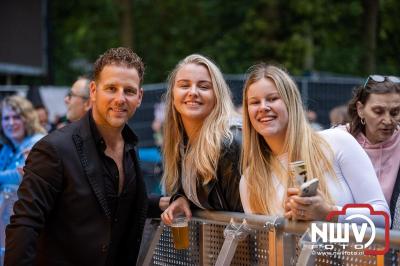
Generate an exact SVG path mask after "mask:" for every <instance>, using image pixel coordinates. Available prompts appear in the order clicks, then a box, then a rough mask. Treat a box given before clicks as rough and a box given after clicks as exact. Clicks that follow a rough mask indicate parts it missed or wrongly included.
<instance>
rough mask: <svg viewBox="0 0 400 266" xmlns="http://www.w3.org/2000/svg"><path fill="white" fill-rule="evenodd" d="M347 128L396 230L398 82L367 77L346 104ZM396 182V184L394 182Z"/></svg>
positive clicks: (399, 213)
mask: <svg viewBox="0 0 400 266" xmlns="http://www.w3.org/2000/svg"><path fill="white" fill-rule="evenodd" d="M348 113H349V116H350V123H349V124H348V125H347V127H343V128H345V129H347V130H348V131H349V132H350V134H352V135H353V136H354V137H355V139H356V140H357V141H358V143H359V144H360V145H361V147H363V149H364V150H365V151H366V152H367V154H368V156H369V158H370V159H371V161H372V164H373V166H374V169H375V172H376V175H377V176H378V180H379V183H380V185H381V188H382V190H383V194H384V195H385V199H386V201H387V203H388V204H389V206H390V213H391V215H392V219H393V228H396V229H400V205H399V204H400V203H397V204H396V202H397V201H398V198H399V192H400V177H399V166H400V131H399V128H400V127H399V122H400V79H399V78H398V77H393V76H391V77H386V76H380V75H371V76H369V77H368V78H367V80H366V82H365V84H364V85H363V86H360V87H358V88H356V89H355V91H354V93H353V98H352V99H351V101H350V102H349V105H348ZM396 180H397V181H396Z"/></svg>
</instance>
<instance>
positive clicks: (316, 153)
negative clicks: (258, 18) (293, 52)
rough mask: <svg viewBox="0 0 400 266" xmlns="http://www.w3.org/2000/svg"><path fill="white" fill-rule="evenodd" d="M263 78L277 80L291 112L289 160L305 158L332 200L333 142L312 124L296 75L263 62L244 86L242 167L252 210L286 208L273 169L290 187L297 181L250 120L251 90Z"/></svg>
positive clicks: (271, 211) (287, 139)
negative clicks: (328, 178) (328, 177)
mask: <svg viewBox="0 0 400 266" xmlns="http://www.w3.org/2000/svg"><path fill="white" fill-rule="evenodd" d="M261 79H270V80H271V81H273V82H274V84H275V86H276V89H277V91H278V93H279V95H280V97H281V99H282V100H283V102H284V103H285V105H286V108H287V111H288V114H289V119H288V125H287V130H286V136H285V143H284V151H286V152H287V158H288V163H289V162H293V161H298V160H303V161H304V162H305V164H306V168H307V175H308V177H316V178H318V179H319V180H320V183H319V189H320V190H321V191H322V194H323V196H324V198H325V199H326V200H328V201H329V202H332V199H331V196H330V194H329V191H328V187H327V183H326V180H325V178H324V175H325V174H326V172H328V173H329V174H332V175H333V176H335V173H334V170H333V166H332V162H331V161H332V158H333V153H332V150H331V148H330V146H329V144H328V143H326V142H325V141H324V140H323V139H322V138H321V137H320V136H319V135H318V134H317V133H315V132H314V131H313V129H312V128H311V127H310V126H309V124H308V122H307V119H306V115H305V111H304V108H303V104H302V100H301V96H300V93H299V90H298V89H297V86H296V83H295V82H294V81H293V80H292V78H291V77H290V76H289V75H288V74H287V73H286V72H285V71H284V70H282V69H281V68H279V67H276V66H273V65H267V64H264V63H260V64H257V65H255V66H253V67H251V68H250V69H249V70H248V75H247V79H246V82H245V85H244V90H243V150H242V156H241V168H242V172H243V173H244V175H245V176H246V181H247V182H246V183H247V191H248V195H249V202H250V208H251V210H252V211H253V212H254V213H257V214H267V215H274V214H278V210H279V209H282V204H283V202H278V200H277V192H276V185H275V184H274V182H273V178H272V175H273V173H274V175H276V177H277V178H278V180H280V182H282V183H283V184H284V185H286V189H287V188H288V187H293V185H294V182H293V180H292V179H291V178H288V176H289V172H288V170H287V169H288V165H287V166H284V167H282V165H281V163H280V162H279V160H278V159H277V157H276V156H275V155H273V154H272V151H271V149H270V147H269V146H268V144H267V143H266V141H265V140H264V138H263V136H261V135H260V134H258V133H257V131H256V130H255V129H254V127H253V126H252V125H251V123H250V118H249V113H248V104H247V91H248V89H249V87H250V86H251V85H252V84H253V83H255V82H257V81H259V80H261ZM327 155H328V156H327Z"/></svg>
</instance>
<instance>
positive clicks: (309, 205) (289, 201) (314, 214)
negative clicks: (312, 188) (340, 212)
mask: <svg viewBox="0 0 400 266" xmlns="http://www.w3.org/2000/svg"><path fill="white" fill-rule="evenodd" d="M298 193H299V189H297V188H289V189H288V193H287V198H286V200H285V217H286V218H288V219H296V220H304V221H311V220H316V221H323V220H325V218H326V216H327V215H328V213H329V212H331V211H334V210H337V208H336V207H335V206H333V205H331V204H329V203H327V202H326V201H325V200H324V199H323V197H322V194H321V193H320V191H317V195H316V196H313V197H300V196H298Z"/></svg>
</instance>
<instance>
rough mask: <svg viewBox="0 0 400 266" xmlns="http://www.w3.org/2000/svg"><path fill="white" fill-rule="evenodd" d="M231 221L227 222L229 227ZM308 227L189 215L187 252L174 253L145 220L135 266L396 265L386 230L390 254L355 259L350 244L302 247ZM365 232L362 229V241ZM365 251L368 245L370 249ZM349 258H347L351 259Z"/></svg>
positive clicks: (396, 240) (163, 231) (238, 216)
mask: <svg viewBox="0 0 400 266" xmlns="http://www.w3.org/2000/svg"><path fill="white" fill-rule="evenodd" d="M232 220H233V223H232ZM308 227H309V223H305V222H292V221H288V220H285V219H283V217H270V216H262V215H246V214H242V213H230V212H211V211H195V212H194V213H193V218H192V220H191V221H190V223H189V229H190V247H189V249H187V250H176V249H175V248H174V247H173V242H172V237H171V231H170V228H169V227H168V226H165V225H163V224H162V223H161V224H159V221H156V220H151V221H148V222H147V224H146V227H145V233H144V239H143V242H142V247H141V251H140V253H139V259H138V262H137V265H274V266H275V265H279V266H280V265H399V263H400V261H399V258H398V257H399V248H400V231H390V251H389V252H388V253H387V254H386V255H385V257H383V256H371V255H368V256H367V255H360V254H361V253H363V252H362V251H360V250H357V247H356V246H355V245H354V243H352V244H350V245H349V247H347V249H346V251H347V252H346V253H344V252H342V251H343V249H342V247H340V246H335V247H333V248H332V250H329V252H327V251H322V250H320V249H316V248H311V249H310V246H308V245H306V244H304V239H301V236H302V235H303V236H304V235H305V234H304V232H306V230H307V229H308ZM370 234H371V231H370V230H369V231H368V230H367V232H366V237H369V236H370ZM384 243H385V231H384V230H383V229H380V228H377V229H376V236H375V241H374V244H373V246H372V248H373V249H381V248H382V247H383V245H384ZM370 248H371V246H370ZM351 253H352V254H351Z"/></svg>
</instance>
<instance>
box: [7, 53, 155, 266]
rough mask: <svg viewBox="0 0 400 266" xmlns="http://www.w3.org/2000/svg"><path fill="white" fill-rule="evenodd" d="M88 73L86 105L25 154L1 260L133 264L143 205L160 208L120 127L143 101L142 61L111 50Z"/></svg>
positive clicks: (131, 140) (130, 138)
mask: <svg viewBox="0 0 400 266" xmlns="http://www.w3.org/2000/svg"><path fill="white" fill-rule="evenodd" d="M94 74H95V75H94V78H95V79H94V81H91V82H90V99H91V101H92V105H93V106H92V109H91V110H89V111H88V112H87V114H86V115H85V116H84V117H83V118H82V119H81V120H79V121H77V122H74V123H71V124H69V125H67V126H66V127H64V128H62V129H60V130H57V131H54V132H53V133H52V134H50V135H48V136H46V137H45V138H43V139H42V140H41V141H40V142H38V143H37V144H36V145H35V146H34V147H33V149H32V151H31V153H30V154H29V157H28V159H27V163H26V166H25V168H24V170H25V175H24V178H23V181H22V184H21V186H20V188H19V191H18V198H19V199H18V201H17V202H16V204H15V205H14V212H15V214H14V215H13V216H12V217H11V223H10V225H9V226H8V227H7V230H6V254H5V264H6V265H75V266H76V265H85V266H86V265H135V263H136V259H137V254H138V251H139V246H140V241H141V236H142V231H143V225H144V221H145V218H146V213H147V210H148V209H149V210H155V211H158V210H159V209H158V206H153V207H149V201H148V198H147V195H146V189H145V185H144V182H143V178H142V176H141V171H140V167H139V164H138V159H137V156H136V141H137V137H136V135H135V134H134V133H133V132H132V131H131V130H130V128H129V127H128V126H127V121H128V119H129V118H130V117H132V115H133V114H134V113H135V110H136V108H137V107H139V106H140V103H141V101H142V96H143V89H142V88H141V84H142V82H143V74H144V66H143V63H142V61H141V59H140V58H139V57H138V56H137V55H136V54H135V53H133V52H132V51H131V50H130V49H127V48H113V49H110V50H108V51H106V52H105V53H104V54H103V55H101V56H100V57H99V58H98V59H97V61H96V63H95V67H94ZM152 202H153V201H152ZM155 202H156V201H154V203H155ZM157 203H158V202H157Z"/></svg>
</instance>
